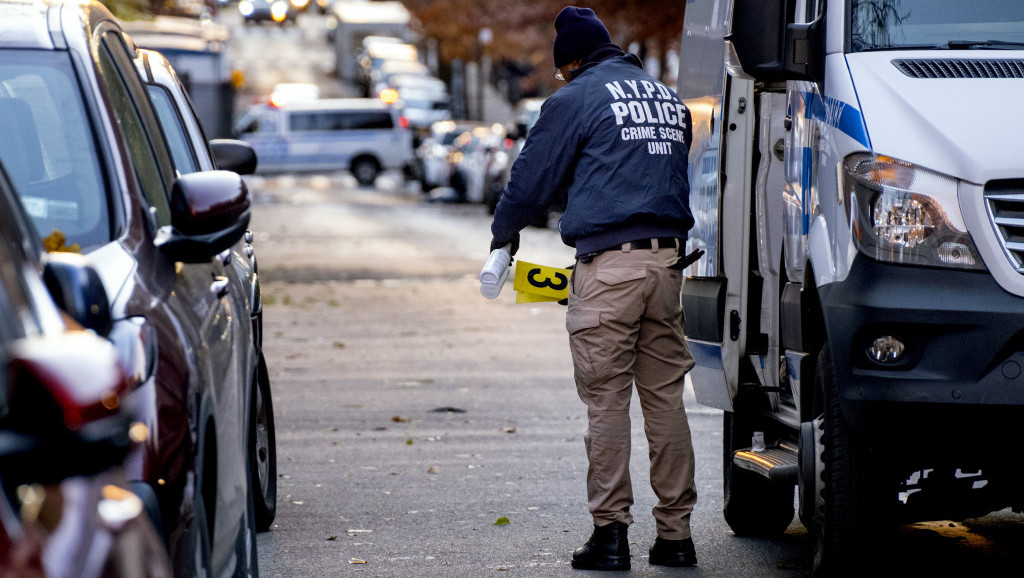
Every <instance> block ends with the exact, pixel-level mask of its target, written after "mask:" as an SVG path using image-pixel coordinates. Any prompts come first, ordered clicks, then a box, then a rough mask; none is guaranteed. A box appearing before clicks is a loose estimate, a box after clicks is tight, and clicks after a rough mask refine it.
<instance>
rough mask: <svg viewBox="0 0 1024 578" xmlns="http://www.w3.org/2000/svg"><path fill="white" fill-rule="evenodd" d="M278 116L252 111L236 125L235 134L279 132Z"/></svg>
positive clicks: (266, 112) (261, 111)
mask: <svg viewBox="0 0 1024 578" xmlns="http://www.w3.org/2000/svg"><path fill="white" fill-rule="evenodd" d="M276 119H277V115H276V114H273V113H270V112H268V111H263V110H251V111H249V112H247V113H246V114H245V116H243V117H242V118H240V119H239V120H238V122H237V123H236V124H235V128H234V134H235V135H240V134H246V133H257V132H277V122H276Z"/></svg>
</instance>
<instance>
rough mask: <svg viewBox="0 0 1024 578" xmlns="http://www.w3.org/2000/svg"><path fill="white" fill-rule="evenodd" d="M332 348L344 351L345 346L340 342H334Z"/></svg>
mask: <svg viewBox="0 0 1024 578" xmlns="http://www.w3.org/2000/svg"><path fill="white" fill-rule="evenodd" d="M334 348H335V349H345V344H344V343H342V342H340V341H335V342H334Z"/></svg>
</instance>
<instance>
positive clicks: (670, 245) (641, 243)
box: [579, 237, 682, 263]
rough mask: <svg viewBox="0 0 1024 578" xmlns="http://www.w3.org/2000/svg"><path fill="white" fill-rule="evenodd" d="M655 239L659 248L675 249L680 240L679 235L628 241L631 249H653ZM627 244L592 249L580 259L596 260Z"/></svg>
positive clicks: (587, 261)
mask: <svg viewBox="0 0 1024 578" xmlns="http://www.w3.org/2000/svg"><path fill="white" fill-rule="evenodd" d="M654 241H657V242H658V248H659V249H675V248H676V242H678V241H679V239H678V238H677V237H658V238H657V239H638V240H636V241H630V242H629V243H628V245H629V249H630V250H631V251H635V250H641V249H653V248H654ZM625 245H627V243H622V244H620V245H615V246H613V247H608V248H606V249H599V250H597V251H592V252H590V253H587V254H586V255H580V257H579V259H580V261H582V262H584V263H589V262H591V261H593V260H594V257H597V256H598V255H600V254H601V253H605V252H608V251H620V250H623V247H624V246H625ZM680 248H682V245H680Z"/></svg>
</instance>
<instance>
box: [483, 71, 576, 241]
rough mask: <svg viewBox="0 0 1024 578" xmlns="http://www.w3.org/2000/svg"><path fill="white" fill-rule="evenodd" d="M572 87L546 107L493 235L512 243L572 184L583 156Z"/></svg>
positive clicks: (511, 182) (520, 161)
mask: <svg viewBox="0 0 1024 578" xmlns="http://www.w3.org/2000/svg"><path fill="white" fill-rule="evenodd" d="M568 88H569V87H568V86H567V87H564V88H562V90H559V91H558V92H556V93H555V94H553V95H552V96H551V97H549V98H548V100H547V101H546V102H545V103H544V105H543V106H542V107H541V112H540V116H538V117H537V122H536V124H534V126H533V128H532V129H530V133H529V135H528V136H527V137H526V142H525V143H524V144H523V150H522V152H520V153H519V157H518V158H516V161H515V163H514V164H513V165H512V171H511V176H510V177H509V181H508V184H507V185H506V186H505V191H504V193H503V194H502V196H501V200H499V201H498V206H497V207H496V208H495V210H494V221H493V222H492V223H491V234H492V235H493V237H494V239H495V240H497V241H509V240H511V239H512V238H513V237H514V236H515V235H516V234H517V233H519V231H521V230H522V229H524V228H525V227H526V226H527V225H529V224H530V223H531V222H533V220H534V219H536V218H537V217H538V216H540V215H541V213H543V212H544V211H547V210H548V207H549V206H550V205H551V203H552V201H554V200H555V199H556V198H558V195H559V194H560V191H561V190H562V189H563V188H564V187H566V186H568V184H569V183H571V181H572V170H573V167H574V165H575V161H576V153H577V152H578V150H579V144H580V141H581V137H580V132H581V130H580V118H579V114H578V110H579V109H580V107H579V106H578V105H577V103H575V102H574V100H575V99H574V98H571V94H570V93H571V91H570V90H568Z"/></svg>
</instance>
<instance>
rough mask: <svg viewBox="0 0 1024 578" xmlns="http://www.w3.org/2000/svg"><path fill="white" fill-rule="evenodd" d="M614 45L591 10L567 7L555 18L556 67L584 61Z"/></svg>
mask: <svg viewBox="0 0 1024 578" xmlns="http://www.w3.org/2000/svg"><path fill="white" fill-rule="evenodd" d="M611 43H612V37H611V35H610V34H608V29H607V28H605V27H604V24H602V23H601V21H600V20H599V19H598V18H597V14H594V11H593V10H591V9H590V8H577V7H575V6H566V7H565V8H562V11H561V12H559V13H558V16H556V17H555V51H554V52H555V66H556V67H562V66H565V65H566V64H569V63H570V62H574V61H576V60H583V59H585V58H586V57H587V56H589V55H590V54H591V53H592V52H594V50H596V49H597V48H600V47H601V46H604V45H606V44H611Z"/></svg>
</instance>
